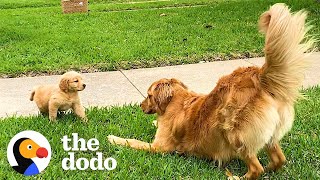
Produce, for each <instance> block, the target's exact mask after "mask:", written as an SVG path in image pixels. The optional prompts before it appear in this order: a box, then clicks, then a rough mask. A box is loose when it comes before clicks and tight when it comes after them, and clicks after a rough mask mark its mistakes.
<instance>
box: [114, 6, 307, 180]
mask: <svg viewBox="0 0 320 180" xmlns="http://www.w3.org/2000/svg"><path fill="white" fill-rule="evenodd" d="M305 18H306V13H305V12H303V11H299V12H297V13H295V14H291V13H290V11H289V9H288V8H287V6H285V5H284V4H276V5H274V6H272V7H271V8H270V9H269V11H267V12H265V13H263V14H262V15H261V17H260V21H259V25H260V30H261V31H262V32H263V33H265V34H266V39H265V41H266V43H265V49H264V51H265V56H266V57H265V59H266V63H265V64H264V65H263V67H262V68H258V67H247V68H239V69H237V70H235V71H234V72H233V73H232V74H230V75H228V76H224V77H222V78H221V79H220V80H219V81H218V83H217V85H216V87H215V88H214V89H213V90H212V91H211V93H210V94H208V95H198V94H196V93H194V92H191V91H189V90H188V88H187V87H186V86H185V85H184V84H183V83H181V82H180V81H178V80H176V79H161V80H159V81H157V82H155V83H153V84H152V85H151V86H150V88H149V90H148V97H147V98H146V99H145V100H144V101H143V102H142V104H141V107H142V110H143V111H144V112H145V113H147V114H152V113H157V114H158V118H157V122H158V129H157V132H156V135H155V139H154V141H153V142H152V143H150V144H149V143H146V142H142V141H139V140H135V139H123V138H120V137H116V136H113V135H110V136H108V139H109V141H110V142H112V143H115V144H120V145H127V146H130V147H132V148H135V149H141V150H148V151H155V152H174V151H177V152H179V153H185V154H190V155H195V156H200V157H206V158H210V159H216V160H219V161H226V160H229V159H231V158H235V157H239V158H241V159H243V160H244V161H245V163H246V164H247V167H248V172H247V173H246V174H245V177H246V178H248V179H256V178H258V176H259V175H260V174H261V173H263V171H264V168H263V167H262V166H261V164H260V162H259V160H258V158H257V153H258V151H259V150H261V149H262V148H264V149H265V150H266V151H267V154H268V156H269V159H270V163H269V165H268V167H267V168H268V169H270V170H277V169H279V168H281V167H282V166H283V164H284V163H285V160H286V158H285V156H284V154H283V153H282V150H281V147H280V145H279V141H280V139H281V138H282V137H283V136H284V135H285V133H286V132H288V131H289V130H290V128H291V126H292V124H293V120H294V103H295V101H296V100H297V98H298V97H299V96H300V94H299V91H298V89H299V87H300V86H301V85H302V80H303V73H304V69H305V62H306V56H307V54H305V53H304V52H306V51H308V50H309V49H310V48H311V46H312V44H313V40H312V39H311V40H304V37H305V34H306V32H307V30H308V29H309V27H305Z"/></svg>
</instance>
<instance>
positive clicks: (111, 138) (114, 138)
mask: <svg viewBox="0 0 320 180" xmlns="http://www.w3.org/2000/svg"><path fill="white" fill-rule="evenodd" d="M108 141H109V142H110V143H112V144H118V145H123V146H125V145H127V144H128V142H127V141H126V139H123V138H120V137H117V136H114V135H109V136H108Z"/></svg>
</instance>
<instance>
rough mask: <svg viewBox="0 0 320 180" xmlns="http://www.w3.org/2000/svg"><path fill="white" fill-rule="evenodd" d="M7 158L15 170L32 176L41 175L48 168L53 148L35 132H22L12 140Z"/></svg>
mask: <svg viewBox="0 0 320 180" xmlns="http://www.w3.org/2000/svg"><path fill="white" fill-rule="evenodd" d="M7 157H8V161H9V164H10V165H11V166H12V168H13V169H14V170H16V171H17V172H19V173H21V174H24V175H26V176H31V175H35V174H39V173H40V172H41V171H43V170H44V169H45V168H46V167H47V166H48V164H49V162H50V158H51V147H50V144H49V142H48V140H47V139H46V138H45V137H44V136H43V135H42V134H40V133H38V132H35V131H22V132H20V133H18V134H16V135H15V136H14V137H13V138H12V139H11V140H10V142H9V145H8V149H7Z"/></svg>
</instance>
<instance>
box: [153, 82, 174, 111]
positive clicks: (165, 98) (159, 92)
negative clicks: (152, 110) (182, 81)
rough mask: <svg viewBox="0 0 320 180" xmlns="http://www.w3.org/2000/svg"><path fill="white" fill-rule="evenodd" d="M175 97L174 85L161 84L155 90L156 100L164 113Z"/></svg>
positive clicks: (168, 83)
mask: <svg viewBox="0 0 320 180" xmlns="http://www.w3.org/2000/svg"><path fill="white" fill-rule="evenodd" d="M172 96H173V89H172V83H171V82H170V81H168V82H161V83H159V84H157V85H156V87H155V88H154V100H155V102H156V103H157V105H158V108H159V110H160V111H161V112H162V113H164V111H165V110H166V107H167V106H168V104H169V103H170V101H171V99H172Z"/></svg>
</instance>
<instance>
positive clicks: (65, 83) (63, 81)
mask: <svg viewBox="0 0 320 180" xmlns="http://www.w3.org/2000/svg"><path fill="white" fill-rule="evenodd" d="M59 88H60V89H61V90H62V91H64V92H67V91H68V89H69V79H67V78H62V79H61V80H60V84H59Z"/></svg>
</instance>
